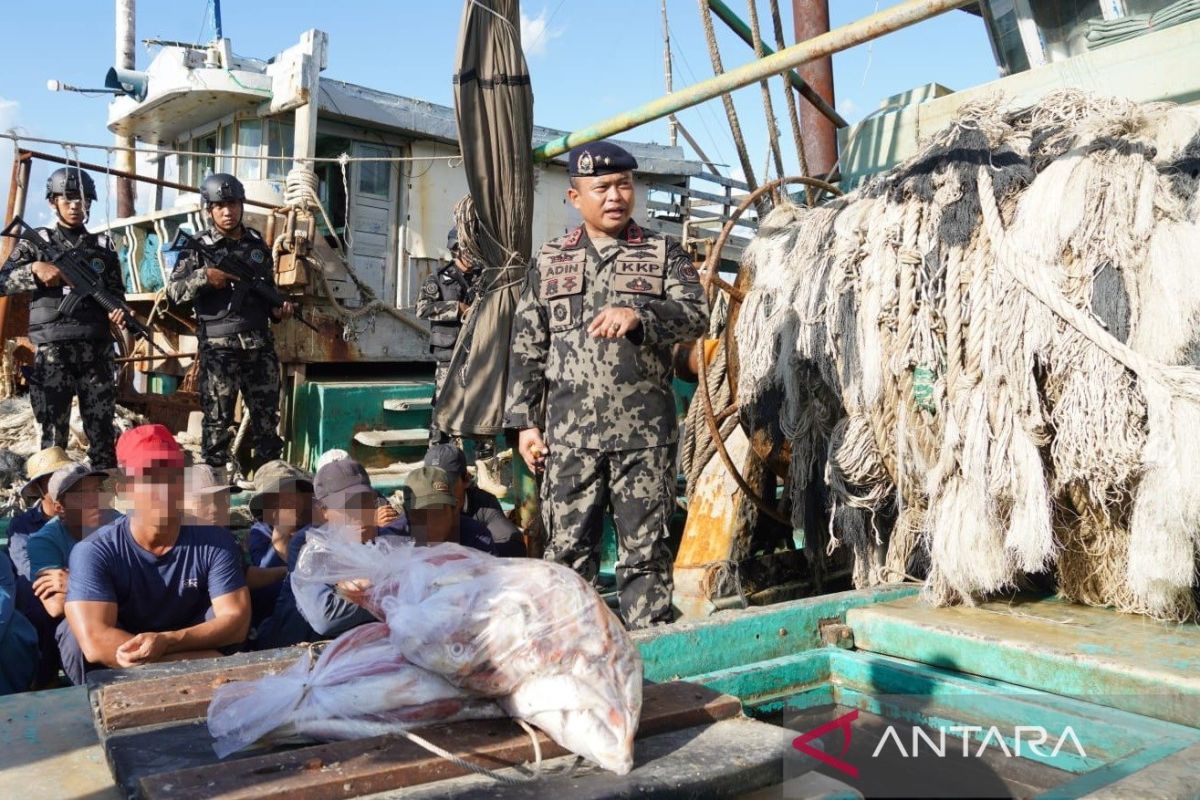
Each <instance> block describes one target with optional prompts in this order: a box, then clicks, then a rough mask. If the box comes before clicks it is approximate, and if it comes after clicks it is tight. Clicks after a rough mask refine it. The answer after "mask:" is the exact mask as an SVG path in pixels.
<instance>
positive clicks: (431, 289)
mask: <svg viewBox="0 0 1200 800" xmlns="http://www.w3.org/2000/svg"><path fill="white" fill-rule="evenodd" d="M446 248H447V249H448V250H449V251H450V259H451V261H450V263H449V264H446V265H445V266H443V267H441V268H440V269H436V270H434V271H433V272H432V273H431V274H430V275H429V277H428V278H426V279H425V282H424V283H423V284H421V296H420V298H418V300H417V316H418V317H420V318H421V319H427V320H429V352H430V353H432V354H433V358H434V360H435V361H436V362H437V367H436V368H435V371H434V374H433V399H432V403H433V404H434V405H437V397H438V395H439V394H441V391H442V386H443V385H444V384H445V382H446V374H447V373H448V372H449V370H450V356H451V354H453V353H454V345H455V343H456V342H457V341H458V334H459V333H460V332H461V331H462V325H463V318H464V317H466V315H467V309H468V308H470V306H471V303H472V302H474V300H475V281H476V280H477V279H478V278H479V272H478V270H476V269H475V268H474V267H473V265H472V264H471V263H470V262H469V261H467V258H466V256H464V255H463V253H462V251H461V250H460V249H459V246H458V229H457V228H451V229H450V233H449V234H448V235H447V236H446ZM448 441H449V437H448V436H447V435H446V434H445V433H443V432H442V431H439V430H438V429H437V428H436V427H432V426H431V427H430V430H429V443H430V444H439V443H443V442H448Z"/></svg>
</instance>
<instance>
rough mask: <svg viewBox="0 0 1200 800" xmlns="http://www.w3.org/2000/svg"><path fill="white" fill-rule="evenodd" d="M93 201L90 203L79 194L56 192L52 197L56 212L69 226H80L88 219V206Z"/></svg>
mask: <svg viewBox="0 0 1200 800" xmlns="http://www.w3.org/2000/svg"><path fill="white" fill-rule="evenodd" d="M90 206H91V203H88V202H87V201H86V200H84V199H83V198H82V197H80V196H79V195H77V194H73V195H70V196H68V195H65V194H56V195H54V196H53V197H51V198H50V207H51V208H53V209H54V213H55V214H57V215H58V218H59V219H60V220H62V223H63V224H64V225H66V226H67V227H68V228H78V227H79V226H80V225H82V224H83V223H84V221H85V220H87V213H88V208H89V207H90Z"/></svg>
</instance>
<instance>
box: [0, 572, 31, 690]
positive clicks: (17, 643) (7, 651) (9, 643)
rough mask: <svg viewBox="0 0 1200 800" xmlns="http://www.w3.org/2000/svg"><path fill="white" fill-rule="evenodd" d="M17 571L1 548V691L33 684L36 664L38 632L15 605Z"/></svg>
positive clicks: (24, 687) (19, 688)
mask: <svg viewBox="0 0 1200 800" xmlns="http://www.w3.org/2000/svg"><path fill="white" fill-rule="evenodd" d="M16 589H17V581H16V572H15V571H14V570H13V565H12V562H11V561H9V559H8V556H7V555H6V554H5V553H3V552H0V695H3V694H15V693H16V692H24V691H27V690H28V689H30V688H31V687H32V684H33V680H34V676H35V675H36V674H37V668H38V635H37V631H35V630H34V629H33V625H31V624H30V622H29V620H27V619H26V618H25V615H24V614H22V613H21V612H20V611H18V610H17V608H16V602H15V598H16Z"/></svg>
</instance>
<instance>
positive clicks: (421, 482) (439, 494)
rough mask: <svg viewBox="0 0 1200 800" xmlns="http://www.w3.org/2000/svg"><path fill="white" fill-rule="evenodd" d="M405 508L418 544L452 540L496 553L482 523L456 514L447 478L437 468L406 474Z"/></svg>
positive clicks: (456, 506)
mask: <svg viewBox="0 0 1200 800" xmlns="http://www.w3.org/2000/svg"><path fill="white" fill-rule="evenodd" d="M404 511H405V513H406V514H407V515H408V523H409V526H410V527H411V529H412V536H413V538H414V539H415V540H416V543H417V544H418V545H432V544H441V543H442V542H453V543H454V544H461V545H462V546H463V547H473V548H475V549H476V550H482V551H484V552H485V553H490V554H492V555H496V545H495V543H494V542H492V535H491V533H489V532H488V529H487V528H486V527H485V526H484V524H483V523H482V522H477V521H475V520H474V519H471V518H470V517H468V516H466V515H464V514H460V513H458V500H457V499H455V497H454V495H453V494H451V489H450V478H449V476H447V475H446V473H445V471H443V470H440V469H438V468H437V467H421V468H419V469H414V470H413V471H412V472H410V473H408V478H407V479H406V480H405V481H404Z"/></svg>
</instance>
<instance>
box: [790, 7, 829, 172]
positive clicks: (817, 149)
mask: <svg viewBox="0 0 1200 800" xmlns="http://www.w3.org/2000/svg"><path fill="white" fill-rule="evenodd" d="M792 25H793V26H795V30H796V41H797V42H805V41H808V40H810V39H813V38H815V37H817V36H820V35H821V34H823V33H829V0H792ZM797 71H798V72H799V73H800V77H801V78H803V79H804V80H805V82H806V83H808V85H809V86H810V87H812V89H813V91H814V92H816V93H817V94H818V95H820V96H821V97H822V98H824V99H825V100H826V101H828V102H829V104H830V105H832V104H833V57H832V55H826V56H824V57H823V58H814V59H812V60H811V61H809V62H808V63H806V64H801V65H799V66H798V68H797ZM800 135H801V137H803V139H804V153H805V155H806V156H807V157H808V168H809V171H810V172H811V173H812V174H813V175H821V176H827V175H829V173H830V172H832V171H833V168H834V166H835V165H836V164H837V160H838V149H837V130H836V129H835V128H834V127H833V125H831V124H830V123H829V120H828V119H822V118H821V117H818V116H817V115H816V114H813V113H811V112H810V111H809V109H807V108H801V109H800Z"/></svg>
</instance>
